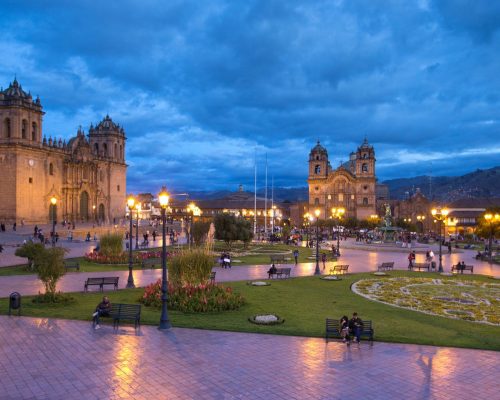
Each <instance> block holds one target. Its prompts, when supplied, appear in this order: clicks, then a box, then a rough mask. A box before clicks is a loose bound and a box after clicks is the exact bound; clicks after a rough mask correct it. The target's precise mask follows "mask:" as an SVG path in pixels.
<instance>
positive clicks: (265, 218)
mask: <svg viewBox="0 0 500 400" xmlns="http://www.w3.org/2000/svg"><path fill="white" fill-rule="evenodd" d="M264 236H265V238H266V240H267V153H266V188H265V189H264Z"/></svg>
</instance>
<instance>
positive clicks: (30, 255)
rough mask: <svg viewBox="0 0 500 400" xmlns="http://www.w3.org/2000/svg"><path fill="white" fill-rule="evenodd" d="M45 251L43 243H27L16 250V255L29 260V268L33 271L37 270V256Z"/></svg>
mask: <svg viewBox="0 0 500 400" xmlns="http://www.w3.org/2000/svg"><path fill="white" fill-rule="evenodd" d="M43 250H45V246H44V245H43V244H41V243H33V242H31V241H29V242H26V243H25V244H23V245H22V246H21V247H19V248H18V249H16V252H15V255H16V256H18V257H25V258H27V259H28V268H29V269H31V270H32V271H33V270H34V269H35V262H34V261H35V256H36V255H37V254H39V253H41V252H42V251H43Z"/></svg>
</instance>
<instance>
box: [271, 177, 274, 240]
mask: <svg viewBox="0 0 500 400" xmlns="http://www.w3.org/2000/svg"><path fill="white" fill-rule="evenodd" d="M271 212H272V217H271V226H272V231H271V235H274V175H272V176H271Z"/></svg>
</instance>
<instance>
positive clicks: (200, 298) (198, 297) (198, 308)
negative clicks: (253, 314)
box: [139, 279, 245, 312]
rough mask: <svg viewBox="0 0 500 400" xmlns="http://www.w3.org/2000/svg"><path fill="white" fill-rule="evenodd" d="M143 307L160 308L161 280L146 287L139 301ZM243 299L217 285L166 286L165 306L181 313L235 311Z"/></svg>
mask: <svg viewBox="0 0 500 400" xmlns="http://www.w3.org/2000/svg"><path fill="white" fill-rule="evenodd" d="M139 301H140V302H141V303H143V304H144V305H145V306H152V307H160V306H161V279H158V281H157V282H155V283H152V284H150V285H148V286H146V288H145V290H144V294H143V296H142V297H141V298H140V299H139ZM243 304H245V299H244V298H243V297H242V296H241V295H240V294H238V293H234V292H233V290H232V289H231V288H230V287H224V286H222V285H218V284H199V285H185V286H178V287H175V286H172V285H170V284H169V286H168V300H167V305H168V307H169V308H170V309H172V310H178V311H182V312H214V311H215V312H217V311H228V310H237V309H239V308H240V307H241V306H242V305H243Z"/></svg>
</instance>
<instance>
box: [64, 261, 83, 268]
mask: <svg viewBox="0 0 500 400" xmlns="http://www.w3.org/2000/svg"><path fill="white" fill-rule="evenodd" d="M79 265H80V263H79V262H78V261H64V266H65V267H76V266H79Z"/></svg>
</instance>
